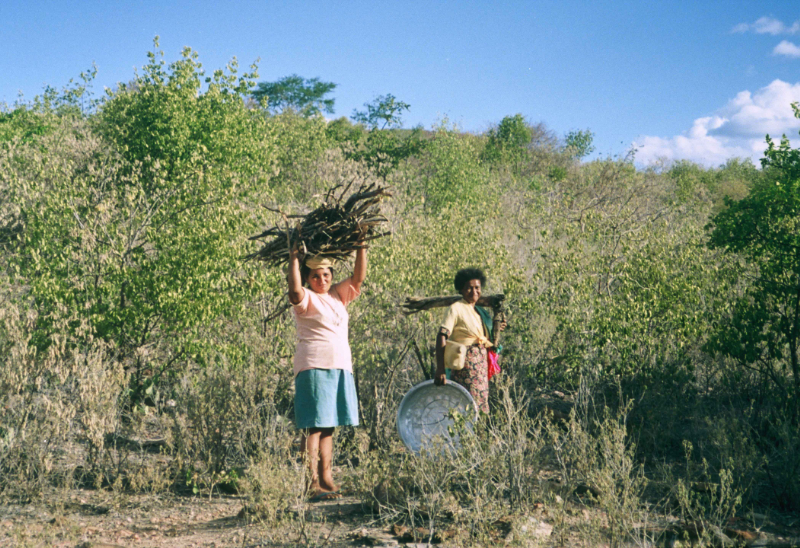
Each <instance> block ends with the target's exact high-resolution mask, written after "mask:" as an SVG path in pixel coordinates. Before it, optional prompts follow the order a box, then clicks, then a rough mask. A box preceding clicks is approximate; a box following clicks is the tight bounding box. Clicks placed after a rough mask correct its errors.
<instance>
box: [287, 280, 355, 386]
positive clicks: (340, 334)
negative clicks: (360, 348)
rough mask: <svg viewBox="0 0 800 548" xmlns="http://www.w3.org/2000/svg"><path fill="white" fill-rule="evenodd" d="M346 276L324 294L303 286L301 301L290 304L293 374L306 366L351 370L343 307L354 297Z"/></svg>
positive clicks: (353, 289)
mask: <svg viewBox="0 0 800 548" xmlns="http://www.w3.org/2000/svg"><path fill="white" fill-rule="evenodd" d="M359 293H360V291H359V290H357V289H356V288H355V287H353V284H352V283H350V278H348V279H346V280H344V281H342V282H339V283H338V284H336V285H334V286H332V287H331V288H330V290H328V292H327V293H325V294H320V293H315V292H314V291H312V290H311V289H309V288H307V287H306V288H305V296H304V297H303V300H302V301H300V302H299V303H298V304H296V305H294V307H293V309H294V319H295V322H296V324H297V351H296V352H295V353H294V375H295V376H297V374H298V373H300V372H301V371H305V370H306V369H344V370H345V371H350V372H351V373H352V372H353V358H352V356H351V354H350V342H349V339H348V334H347V332H348V321H349V319H350V316H349V314H348V313H347V308H346V306H347V305H348V304H350V302H351V301H352V300H353V299H355V298H356V297H358V295H359Z"/></svg>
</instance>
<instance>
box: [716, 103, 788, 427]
mask: <svg viewBox="0 0 800 548" xmlns="http://www.w3.org/2000/svg"><path fill="white" fill-rule="evenodd" d="M792 107H793V108H794V111H795V116H797V117H800V109H798V105H797V103H795V104H793V105H792ZM767 143H768V148H767V150H766V152H765V153H764V156H765V157H764V158H763V159H762V167H763V170H764V172H765V177H764V179H763V180H761V181H759V182H758V183H757V184H756V185H754V187H753V188H752V189H751V190H750V193H749V194H748V195H747V197H745V198H743V199H742V200H739V201H738V202H734V201H732V200H728V201H727V205H728V208H727V209H726V210H724V211H722V212H720V213H719V214H717V215H716V216H715V217H714V218H713V219H712V222H711V224H710V225H709V226H710V228H711V237H710V241H709V245H710V246H711V247H712V248H720V249H723V250H725V251H727V252H732V253H739V254H741V255H742V256H744V257H746V258H748V259H750V261H752V263H753V265H754V266H755V272H754V273H753V280H752V282H751V284H750V286H749V287H748V288H747V290H746V292H745V295H744V296H743V297H742V298H741V299H740V300H739V301H738V302H737V303H736V305H735V307H734V313H733V315H732V318H731V320H730V322H729V323H728V325H726V326H725V327H724V328H723V329H722V330H721V331H720V333H719V334H718V335H717V336H716V338H715V339H714V340H713V341H712V343H711V344H710V349H711V350H714V351H716V352H720V353H723V354H727V355H729V356H731V357H733V358H735V359H736V360H737V361H738V362H739V363H740V364H742V365H743V366H745V367H747V368H751V369H755V370H756V371H758V372H759V374H760V375H762V378H763V380H764V381H765V382H767V383H770V384H771V385H772V386H774V387H775V388H776V389H777V394H776V395H777V396H779V397H780V398H781V399H782V400H783V401H785V402H786V403H787V404H788V405H789V406H790V407H791V409H792V416H793V417H794V420H795V421H797V420H798V419H800V150H797V149H792V148H791V147H790V145H789V140H788V139H787V138H786V137H785V136H784V138H783V139H782V140H781V142H780V144H779V145H777V146H776V144H775V142H774V141H773V140H772V139H770V138H769V136H767Z"/></svg>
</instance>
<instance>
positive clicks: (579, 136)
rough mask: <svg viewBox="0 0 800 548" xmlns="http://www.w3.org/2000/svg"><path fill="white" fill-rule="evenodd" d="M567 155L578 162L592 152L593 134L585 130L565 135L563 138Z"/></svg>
mask: <svg viewBox="0 0 800 548" xmlns="http://www.w3.org/2000/svg"><path fill="white" fill-rule="evenodd" d="M564 143H565V144H566V148H567V154H569V155H570V156H572V157H573V158H575V159H577V160H580V159H581V158H585V157H587V156H588V155H590V154H591V153H592V152H594V144H593V143H594V133H592V132H591V131H589V130H588V129H587V130H582V129H579V130H576V131H570V132H569V133H567V136H566V137H565V138H564Z"/></svg>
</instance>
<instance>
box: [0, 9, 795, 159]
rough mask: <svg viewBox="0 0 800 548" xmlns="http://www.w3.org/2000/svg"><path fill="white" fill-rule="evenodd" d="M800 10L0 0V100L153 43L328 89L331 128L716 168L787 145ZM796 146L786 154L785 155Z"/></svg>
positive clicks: (116, 70)
mask: <svg viewBox="0 0 800 548" xmlns="http://www.w3.org/2000/svg"><path fill="white" fill-rule="evenodd" d="M799 21H800V2H797V0H791V1H790V0H785V1H774V2H753V1H728V2H721V1H709V0H703V1H700V2H687V1H677V0H676V1H669V2H667V1H643V0H636V1H578V0H554V1H541V2H536V1H528V2H522V1H502V0H495V1H482V2H470V1H459V2H454V1H450V2H445V1H435V0H428V1H416V0H404V1H402V2H401V1H389V0H371V1H339V2H333V1H322V0H318V1H303V0H295V1H292V2H288V1H287V2H273V1H265V0H261V1H229V2H210V1H202V0H195V1H191V2H190V1H173V2H169V1H160V2H156V1H148V0H139V1H136V2H132V1H130V2H129V1H114V0H96V1H90V0H74V1H71V2H65V1H63V0H60V1H43V0H27V1H23V0H3V1H2V2H0V51H2V52H3V54H2V56H0V74H2V75H3V77H2V79H1V80H0V102H2V101H5V102H6V103H9V104H10V103H13V102H14V101H15V100H16V99H17V96H18V93H19V92H20V91H21V92H22V93H23V94H24V97H25V98H26V99H31V98H33V96H34V95H36V94H38V93H40V92H41V90H42V88H43V86H44V85H45V84H50V85H52V86H56V87H61V86H63V85H64V84H66V83H67V81H68V80H69V79H70V78H74V77H77V76H78V74H79V73H80V72H81V71H82V70H86V69H87V68H89V67H91V65H92V63H93V62H94V63H96V65H97V68H98V75H97V79H96V83H95V87H96V90H97V92H100V91H102V88H103V87H104V86H108V87H113V86H114V85H115V83H116V82H120V81H123V82H124V81H128V80H130V79H131V78H132V77H133V74H134V67H141V66H142V65H144V64H145V62H146V56H145V54H146V52H147V51H149V50H150V49H151V48H152V40H153V37H154V36H156V35H159V36H160V37H161V49H162V50H163V51H164V52H165V55H166V58H167V59H168V60H174V59H176V58H177V57H178V56H179V53H180V50H181V49H182V48H183V47H184V46H191V47H192V48H194V49H195V50H196V51H197V52H198V53H199V55H200V61H201V62H202V63H203V65H204V67H205V68H206V69H208V70H209V71H211V70H213V69H216V68H221V67H223V66H225V64H226V63H227V62H228V61H229V60H230V58H231V57H233V56H236V57H237V58H238V59H239V62H240V64H241V65H243V66H246V65H249V64H250V63H251V62H253V61H254V60H255V59H257V58H260V62H259V73H260V80H267V81H270V80H277V79H279V78H281V77H283V76H287V75H289V74H293V73H296V74H299V75H301V76H304V77H320V78H321V79H322V80H325V81H331V82H335V83H337V84H338V87H337V89H336V91H335V93H334V96H335V98H336V116H349V115H350V114H352V112H353V109H355V108H361V107H362V105H363V103H364V102H367V101H370V100H372V99H373V98H374V97H375V96H377V95H382V94H386V93H392V94H394V95H395V96H396V97H397V98H398V99H401V100H403V101H405V102H407V103H409V104H410V105H411V109H410V111H409V112H408V113H407V114H406V115H405V116H404V122H405V125H406V126H407V127H410V126H414V125H418V124H421V125H423V126H425V127H431V126H432V125H434V124H436V123H439V122H440V121H441V120H442V119H443V118H444V117H447V118H448V119H449V120H450V122H454V123H457V124H458V125H459V126H460V127H461V128H462V129H464V130H467V131H473V132H481V131H485V130H486V129H488V128H489V127H491V126H492V124H496V123H497V122H499V121H500V120H501V119H502V118H503V117H504V116H506V115H510V114H516V113H522V114H523V115H524V116H526V117H527V118H528V119H529V120H530V121H531V122H533V123H538V122H544V123H545V124H546V125H547V127H549V128H550V129H551V130H552V131H554V132H555V133H556V134H557V135H559V136H563V135H564V134H565V133H566V132H568V131H570V130H575V129H590V130H591V131H593V132H594V133H595V144H596V146H597V153H596V154H599V155H601V156H608V155H623V154H625V153H626V152H627V151H628V150H629V149H630V148H631V146H636V147H637V148H638V151H637V153H636V154H637V155H636V158H637V161H638V162H639V163H640V164H642V165H646V164H648V163H651V162H654V161H657V160H658V159H659V158H666V159H673V160H674V159H680V158H686V159H690V160H693V161H697V162H701V163H704V164H706V165H712V166H713V165H719V164H721V163H723V162H724V161H725V159H726V158H728V157H731V156H750V157H752V158H754V159H756V158H758V156H759V155H760V153H761V151H763V148H764V145H763V142H764V135H765V134H766V133H770V134H772V135H778V136H779V135H780V134H781V133H784V132H785V133H787V134H788V135H789V136H790V137H797V134H798V129H800V121H797V120H795V119H794V118H793V117H792V113H791V109H790V107H789V103H790V102H791V101H798V100H800V22H799ZM796 141H797V139H795V142H796Z"/></svg>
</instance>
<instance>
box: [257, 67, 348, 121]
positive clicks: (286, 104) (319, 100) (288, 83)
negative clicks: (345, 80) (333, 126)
mask: <svg viewBox="0 0 800 548" xmlns="http://www.w3.org/2000/svg"><path fill="white" fill-rule="evenodd" d="M334 89H336V84H334V83H333V82H322V81H320V79H319V78H302V77H301V76H298V75H297V74H292V75H291V76H285V77H283V78H281V79H280V80H277V81H275V82H259V84H258V86H257V87H256V89H255V90H253V94H252V95H253V98H254V99H256V100H257V101H264V103H265V104H266V105H267V108H268V109H269V110H270V111H272V112H282V111H284V110H286V109H292V110H294V111H295V112H297V113H298V114H301V115H302V116H306V117H310V116H318V115H320V114H322V113H323V112H325V113H327V114H333V112H334V103H335V99H333V98H332V97H327V98H326V97H325V96H326V95H328V94H329V93H331V92H333V90H334Z"/></svg>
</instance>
